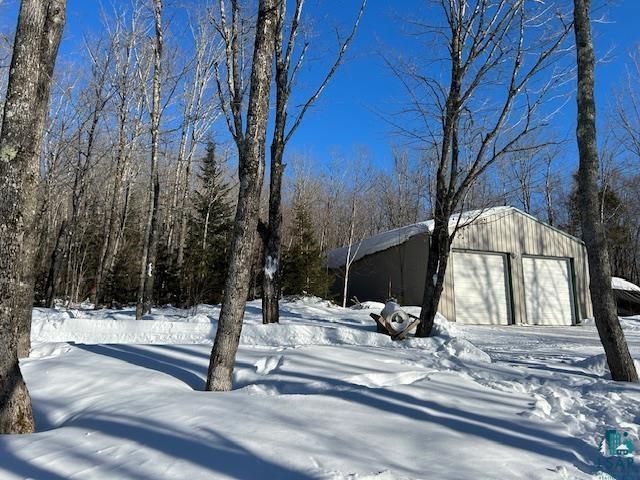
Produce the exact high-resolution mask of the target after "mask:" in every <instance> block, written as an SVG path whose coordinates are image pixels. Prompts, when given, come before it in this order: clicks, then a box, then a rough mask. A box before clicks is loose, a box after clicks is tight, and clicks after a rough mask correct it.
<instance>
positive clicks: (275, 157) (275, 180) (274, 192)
mask: <svg viewBox="0 0 640 480" xmlns="http://www.w3.org/2000/svg"><path fill="white" fill-rule="evenodd" d="M366 4H367V2H366V0H363V1H362V2H361V4H360V9H359V10H358V14H357V16H356V19H355V21H354V23H353V26H352V28H351V31H350V33H349V35H347V36H346V38H344V39H343V40H341V41H340V45H339V48H338V53H337V55H336V58H335V60H334V62H333V63H332V64H331V66H330V68H329V69H328V71H327V72H326V73H325V75H324V77H323V79H322V81H321V82H320V83H319V85H318V87H317V88H316V89H315V91H313V93H312V94H311V95H310V96H309V98H307V99H306V101H304V103H303V104H302V107H301V108H300V109H299V111H298V112H296V114H295V115H294V116H292V117H293V121H292V122H291V123H290V125H289V124H288V121H287V119H288V116H289V98H290V97H291V93H292V90H293V88H294V86H295V84H296V77H297V75H298V73H299V72H300V69H301V67H302V64H303V61H304V59H305V54H306V53H307V50H308V48H309V42H308V41H305V42H304V43H303V45H302V46H301V47H300V48H299V51H298V52H297V59H295V61H294V62H293V63H292V59H293V57H294V54H295V51H296V41H297V37H298V30H299V29H300V22H301V17H302V10H303V7H304V0H296V2H295V9H294V12H293V15H292V16H291V20H290V21H289V22H288V21H287V10H286V5H287V2H286V1H284V0H283V1H281V2H280V9H279V11H278V20H277V23H276V43H275V88H276V95H275V100H276V105H275V121H274V128H273V138H272V140H271V150H270V153H271V170H270V172H269V175H270V179H269V221H268V223H267V224H260V235H261V239H262V242H263V252H264V258H263V261H264V276H263V280H262V323H278V322H279V320H280V317H279V314H280V311H279V308H278V306H279V300H280V291H281V266H280V257H281V250H282V248H281V243H282V176H283V174H284V167H285V165H284V163H283V158H284V153H285V148H286V146H287V143H288V142H289V140H291V137H292V136H293V134H294V133H295V131H296V130H297V129H298V127H299V126H300V123H301V122H302V119H303V117H304V116H305V114H306V113H307V111H308V110H309V108H311V107H312V106H313V104H314V103H315V102H316V101H317V100H318V98H319V97H320V95H321V94H322V92H323V91H324V90H325V88H326V87H327V85H328V84H329V82H330V80H331V78H332V77H333V76H334V75H335V73H336V71H337V70H338V67H339V66H340V64H341V63H342V62H343V60H344V56H345V53H346V51H347V48H348V47H349V45H350V44H351V42H352V40H353V38H354V37H355V35H356V32H357V30H358V26H359V25H360V19H361V18H362V14H363V13H364V9H365V6H366ZM287 24H288V25H287Z"/></svg>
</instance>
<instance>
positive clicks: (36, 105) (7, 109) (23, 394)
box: [0, 0, 65, 433]
mask: <svg viewBox="0 0 640 480" xmlns="http://www.w3.org/2000/svg"><path fill="white" fill-rule="evenodd" d="M64 19H65V1H64V0H48V1H46V0H23V1H22V3H21V5H20V14H19V17H18V26H17V29H16V36H15V42H14V50H13V57H12V60H11V68H10V73H9V84H8V87H7V95H6V102H5V105H4V112H3V121H2V130H1V131H0V191H1V192H2V196H1V197H0V433H28V432H32V431H33V430H34V428H35V425H34V421H33V414H32V411H31V400H30V398H29V392H28V391H27V387H26V385H25V384H24V380H23V378H22V374H21V372H20V366H19V364H18V356H17V353H18V352H17V335H16V331H17V329H18V325H19V323H18V322H20V321H23V320H24V319H23V318H19V317H18V316H19V315H21V316H24V312H23V311H21V310H20V308H19V307H20V306H21V302H22V301H24V300H23V298H20V295H21V292H20V289H19V287H18V285H19V282H20V281H21V280H23V281H24V280H28V281H33V275H32V274H31V275H29V276H28V277H27V278H26V279H21V278H20V276H21V274H22V273H23V272H21V271H20V270H21V266H20V260H19V259H20V257H21V255H22V249H21V246H22V244H23V243H24V242H25V241H28V240H27V239H28V238H29V237H30V236H32V235H34V234H35V232H33V231H30V230H28V229H29V228H30V227H31V226H32V225H33V224H34V223H33V222H34V218H33V217H34V214H35V211H36V192H37V183H38V177H39V158H40V147H41V144H42V137H43V130H44V121H45V120H44V119H45V117H46V112H47V105H48V102H49V92H50V85H51V76H52V75H53V69H54V65H55V59H56V56H57V53H58V46H59V44H60V39H61V37H62V30H63V28H64ZM29 288H30V289H31V291H32V290H33V285H31V286H30V287H29ZM27 316H28V320H29V323H30V321H31V310H30V309H29V314H28V315H27Z"/></svg>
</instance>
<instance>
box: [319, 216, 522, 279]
mask: <svg viewBox="0 0 640 480" xmlns="http://www.w3.org/2000/svg"><path fill="white" fill-rule="evenodd" d="M511 210H515V208H514V207H508V206H502V207H494V208H488V209H485V210H469V211H466V212H462V213H461V214H456V215H452V216H451V219H450V220H449V229H453V228H455V226H456V225H457V224H458V220H459V221H460V225H465V224H469V223H472V222H475V221H477V220H479V219H480V218H486V217H489V216H492V215H495V214H497V213H507V212H509V211H511ZM433 225H434V222H433V220H427V221H424V222H418V223H414V224H413V225H407V226H406V227H400V228H396V229H394V230H389V231H388V232H382V233H379V234H377V235H374V236H372V237H369V238H365V239H363V240H361V241H358V242H354V243H353V245H351V252H350V255H351V258H352V260H353V261H355V260H359V259H361V258H363V257H366V256H367V255H371V254H372V253H376V252H381V251H383V250H386V249H388V248H391V247H395V246H396V245H400V244H402V243H404V242H406V241H407V240H409V239H410V238H411V237H414V236H416V235H419V234H421V233H427V232H431V231H432V230H433ZM348 253H349V247H348V246H347V247H341V248H337V249H335V250H332V251H330V252H328V253H327V266H328V267H329V268H338V267H342V266H343V265H344V264H346V263H347V254H348Z"/></svg>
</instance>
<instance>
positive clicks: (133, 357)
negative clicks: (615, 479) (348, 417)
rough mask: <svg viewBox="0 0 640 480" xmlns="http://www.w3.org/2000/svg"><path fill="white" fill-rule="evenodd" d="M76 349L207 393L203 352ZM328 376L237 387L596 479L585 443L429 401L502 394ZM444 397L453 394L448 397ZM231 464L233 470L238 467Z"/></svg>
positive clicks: (127, 426) (156, 443) (122, 428)
mask: <svg viewBox="0 0 640 480" xmlns="http://www.w3.org/2000/svg"><path fill="white" fill-rule="evenodd" d="M77 346H78V348H82V349H84V350H86V351H89V352H92V353H96V354H100V355H105V356H108V357H111V358H116V359H119V360H123V361H125V362H129V363H132V364H135V365H138V366H141V367H144V368H149V369H153V370H156V371H158V372H161V373H164V374H167V375H171V376H173V377H175V378H177V379H179V380H181V381H183V382H184V383H185V384H187V385H189V386H190V387H191V388H193V389H195V390H201V389H202V388H203V384H204V379H205V375H206V366H207V364H208V355H207V354H205V353H204V352H202V351H199V350H193V349H191V348H189V347H186V346H176V345H167V346H153V347H139V346H132V345H77ZM165 352H166V353H165ZM171 353H173V354H179V355H180V356H181V357H187V358H189V357H193V360H192V361H190V360H187V359H185V358H176V357H175V356H173V355H172V354H171ZM236 368H239V369H242V368H247V369H252V368H253V365H250V364H248V363H243V362H237V363H236ZM328 372H329V375H326V376H324V375H313V374H309V373H303V372H295V371H278V372H277V375H265V376H264V377H263V378H260V379H251V380H250V381H248V382H243V383H239V384H238V385H236V388H242V387H246V386H248V385H262V386H265V387H268V388H269V389H275V390H276V391H278V392H279V393H281V394H297V395H305V394H306V395H313V394H316V395H324V396H330V397H334V398H338V399H341V400H343V401H346V402H350V403H359V404H362V405H364V406H366V407H369V408H372V409H376V410H380V411H383V412H392V413H393V414H395V415H402V416H404V417H406V418H408V419H411V420H413V421H418V422H426V423H430V424H439V425H441V426H443V427H446V428H447V429H450V430H452V431H455V432H459V433H463V434H465V435H469V436H474V437H479V438H483V439H487V440H490V441H493V442H496V443H500V444H503V445H505V446H508V447H510V448H518V449H521V450H523V451H529V452H533V453H536V454H539V455H543V456H546V457H549V458H553V459H556V460H559V461H563V462H567V463H571V464H573V465H575V466H576V467H577V468H578V469H580V470H581V471H583V472H585V473H593V472H594V466H593V462H594V461H595V460H596V459H597V458H598V450H597V449H596V448H595V447H592V446H590V445H588V444H587V443H586V442H584V441H582V440H580V439H575V438H571V437H568V436H562V435H558V434H556V433H553V432H551V431H549V430H548V429H542V428H538V427H537V426H536V425H535V423H534V422H530V421H528V420H527V419H526V418H524V417H514V419H513V420H509V419H505V418H499V417H497V416H487V415H483V414H481V413H477V412H476V411H472V410H466V409H465V410H463V409H460V408H455V407H452V406H449V405H446V404H443V403H442V402H440V401H434V400H432V399H430V398H428V397H429V393H428V391H429V390H432V391H434V392H436V393H437V392H438V389H440V391H439V393H440V394H443V393H444V395H445V398H448V397H449V396H452V395H455V396H458V397H459V398H468V397H469V395H474V396H476V397H482V398H478V401H483V402H489V403H491V404H499V403H503V404H506V402H505V395H504V393H502V392H498V391H493V390H491V389H480V390H478V391H475V390H474V391H469V389H466V388H465V387H464V386H451V385H448V386H445V385H439V384H438V382H434V381H428V382H427V383H425V384H423V385H421V386H420V388H423V389H425V390H424V391H422V392H421V391H420V390H416V391H417V392H418V395H417V396H413V395H408V394H406V393H402V392H399V391H397V390H392V389H389V388H376V387H366V386H362V385H357V384H355V383H351V382H349V381H345V380H342V379H338V378H335V377H334V376H330V375H331V373H332V372H333V373H334V374H335V371H334V370H328ZM572 373H576V372H572ZM445 389H446V390H447V391H444V390H445ZM373 418H375V413H372V419H373ZM73 424H74V425H80V426H83V427H86V428H96V429H98V430H102V431H105V432H106V433H108V434H113V435H119V436H123V438H131V439H137V438H138V437H140V436H142V437H144V438H145V442H146V441H147V439H148V438H152V440H150V442H151V443H150V446H152V447H153V448H157V449H162V448H169V447H168V445H169V444H170V443H171V442H172V441H176V442H178V443H179V444H180V445H182V446H184V447H185V448H186V449H187V450H190V451H189V452H188V453H187V454H186V455H187V457H189V458H191V457H193V459H194V461H196V463H197V462H198V461H202V459H203V458H207V457H208V456H211V455H213V456H214V457H215V456H220V455H222V456H224V455H225V454H222V453H220V452H219V451H217V450H215V449H214V450H215V451H213V452H209V451H208V449H209V447H206V446H203V445H201V444H200V443H198V442H192V443H189V442H190V440H189V438H182V437H180V436H179V435H174V434H173V433H170V432H166V431H164V430H162V429H160V430H159V433H157V432H156V429H155V428H154V429H153V432H154V434H153V435H150V434H149V432H145V428H147V427H146V426H145V427H142V426H139V425H135V424H133V422H124V421H122V420H118V419H113V418H109V419H104V418H97V417H96V418H86V419H85V418H83V419H80V420H78V421H74V422H73ZM210 433H211V435H216V436H219V434H217V433H215V432H210ZM172 435H173V436H172ZM218 440H220V439H219V438H218V439H216V440H215V442H217V441H218ZM136 441H137V440H136ZM215 442H209V443H215ZM143 443H144V442H143ZM236 447H237V446H234V445H231V446H225V447H224V448H223V450H224V449H226V448H229V449H230V451H231V452H235V455H236V456H237V457H238V460H237V461H239V462H242V461H243V460H241V459H240V458H239V457H240V456H241V455H243V453H242V452H241V451H238V450H237V448H236ZM238 448H240V447H238ZM191 450H192V451H191ZM225 451H226V450H225ZM189 458H187V459H189ZM233 463H235V460H234V462H233ZM247 468H249V467H247ZM243 472H244V473H249V472H250V469H249V470H246V471H245V470H243ZM274 475H275V476H270V475H266V476H265V475H260V476H261V477H262V478H299V477H283V476H282V475H279V474H277V472H274ZM298 475H299V474H298Z"/></svg>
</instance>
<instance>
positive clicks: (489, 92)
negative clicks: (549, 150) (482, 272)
mask: <svg viewBox="0 0 640 480" xmlns="http://www.w3.org/2000/svg"><path fill="white" fill-rule="evenodd" d="M430 4H434V5H435V11H434V12H432V13H433V15H430V18H429V20H427V21H425V22H423V21H420V20H419V19H414V18H412V19H411V21H410V22H409V24H410V25H412V26H413V28H414V29H416V32H415V33H416V35H415V38H426V39H429V41H431V42H432V43H429V44H428V48H429V49H430V51H433V52H434V53H433V55H434V59H433V61H431V62H428V63H426V64H421V62H420V61H415V60H413V59H409V60H404V61H402V60H401V61H399V62H396V63H394V62H388V64H389V67H390V68H391V69H392V71H393V72H394V74H395V76H396V77H398V79H399V80H400V82H401V83H402V84H403V86H404V87H405V89H406V91H407V93H408V95H409V98H410V105H409V106H408V107H407V108H406V109H405V110H404V111H403V112H400V113H401V114H402V116H403V117H405V118H406V117H409V123H408V125H407V124H404V125H399V126H398V127H399V128H398V129H399V130H400V132H401V133H402V134H404V135H406V136H408V137H409V139H410V141H412V142H416V143H418V144H420V145H422V146H424V148H425V150H426V151H429V152H433V153H432V156H433V160H432V162H433V163H432V166H433V170H434V172H435V174H434V177H435V181H434V189H433V190H434V191H433V193H432V195H431V205H432V210H433V211H432V214H433V219H434V226H433V230H432V233H431V241H430V243H429V252H428V259H427V265H426V275H425V287H424V295H423V301H422V308H421V311H420V319H421V320H422V322H421V323H420V325H419V327H418V329H417V331H416V335H417V336H421V337H426V336H429V335H431V332H432V328H433V324H434V319H435V316H436V313H437V311H438V304H439V302H440V297H441V294H442V290H443V285H444V279H445V274H446V271H447V266H448V263H449V256H450V252H451V244H452V242H453V239H454V237H455V235H456V233H457V231H458V230H459V228H460V227H461V226H464V224H465V223H468V221H469V220H473V219H468V220H464V221H463V222H461V221H460V218H459V217H458V218H457V219H456V216H455V214H456V212H460V211H461V210H463V209H464V207H465V204H466V203H467V202H468V199H469V196H470V194H471V193H472V192H473V188H474V186H476V185H478V183H479V181H480V180H481V178H482V176H483V175H484V174H486V173H487V172H488V171H490V170H491V169H492V168H495V167H496V166H497V165H498V164H499V163H500V162H501V161H503V159H505V158H507V157H508V156H510V155H513V154H515V153H518V152H533V151H536V150H537V149H539V148H540V147H541V143H540V142H539V141H538V140H537V138H538V137H537V136H536V133H537V132H538V131H540V130H541V129H542V128H544V127H545V126H546V124H547V121H548V118H549V117H550V116H551V115H552V114H553V112H554V110H555V109H556V108H557V106H556V105H555V104H554V101H553V99H554V94H555V93H556V91H557V88H559V86H561V85H562V84H563V82H564V81H565V80H566V78H565V74H564V72H565V70H566V69H564V68H561V66H559V65H558V58H559V56H560V54H561V53H562V52H564V51H566V48H565V43H566V42H565V40H566V38H567V36H568V34H569V32H570V30H571V29H570V25H569V23H570V22H568V21H567V20H566V18H565V17H566V15H564V14H562V13H561V12H557V11H556V10H555V9H553V8H551V7H549V6H548V5H546V4H544V3H543V2H529V1H526V0H497V1H489V0H437V1H435V2H430ZM430 13H431V12H430ZM434 65H439V66H441V68H434ZM441 73H442V75H441Z"/></svg>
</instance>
